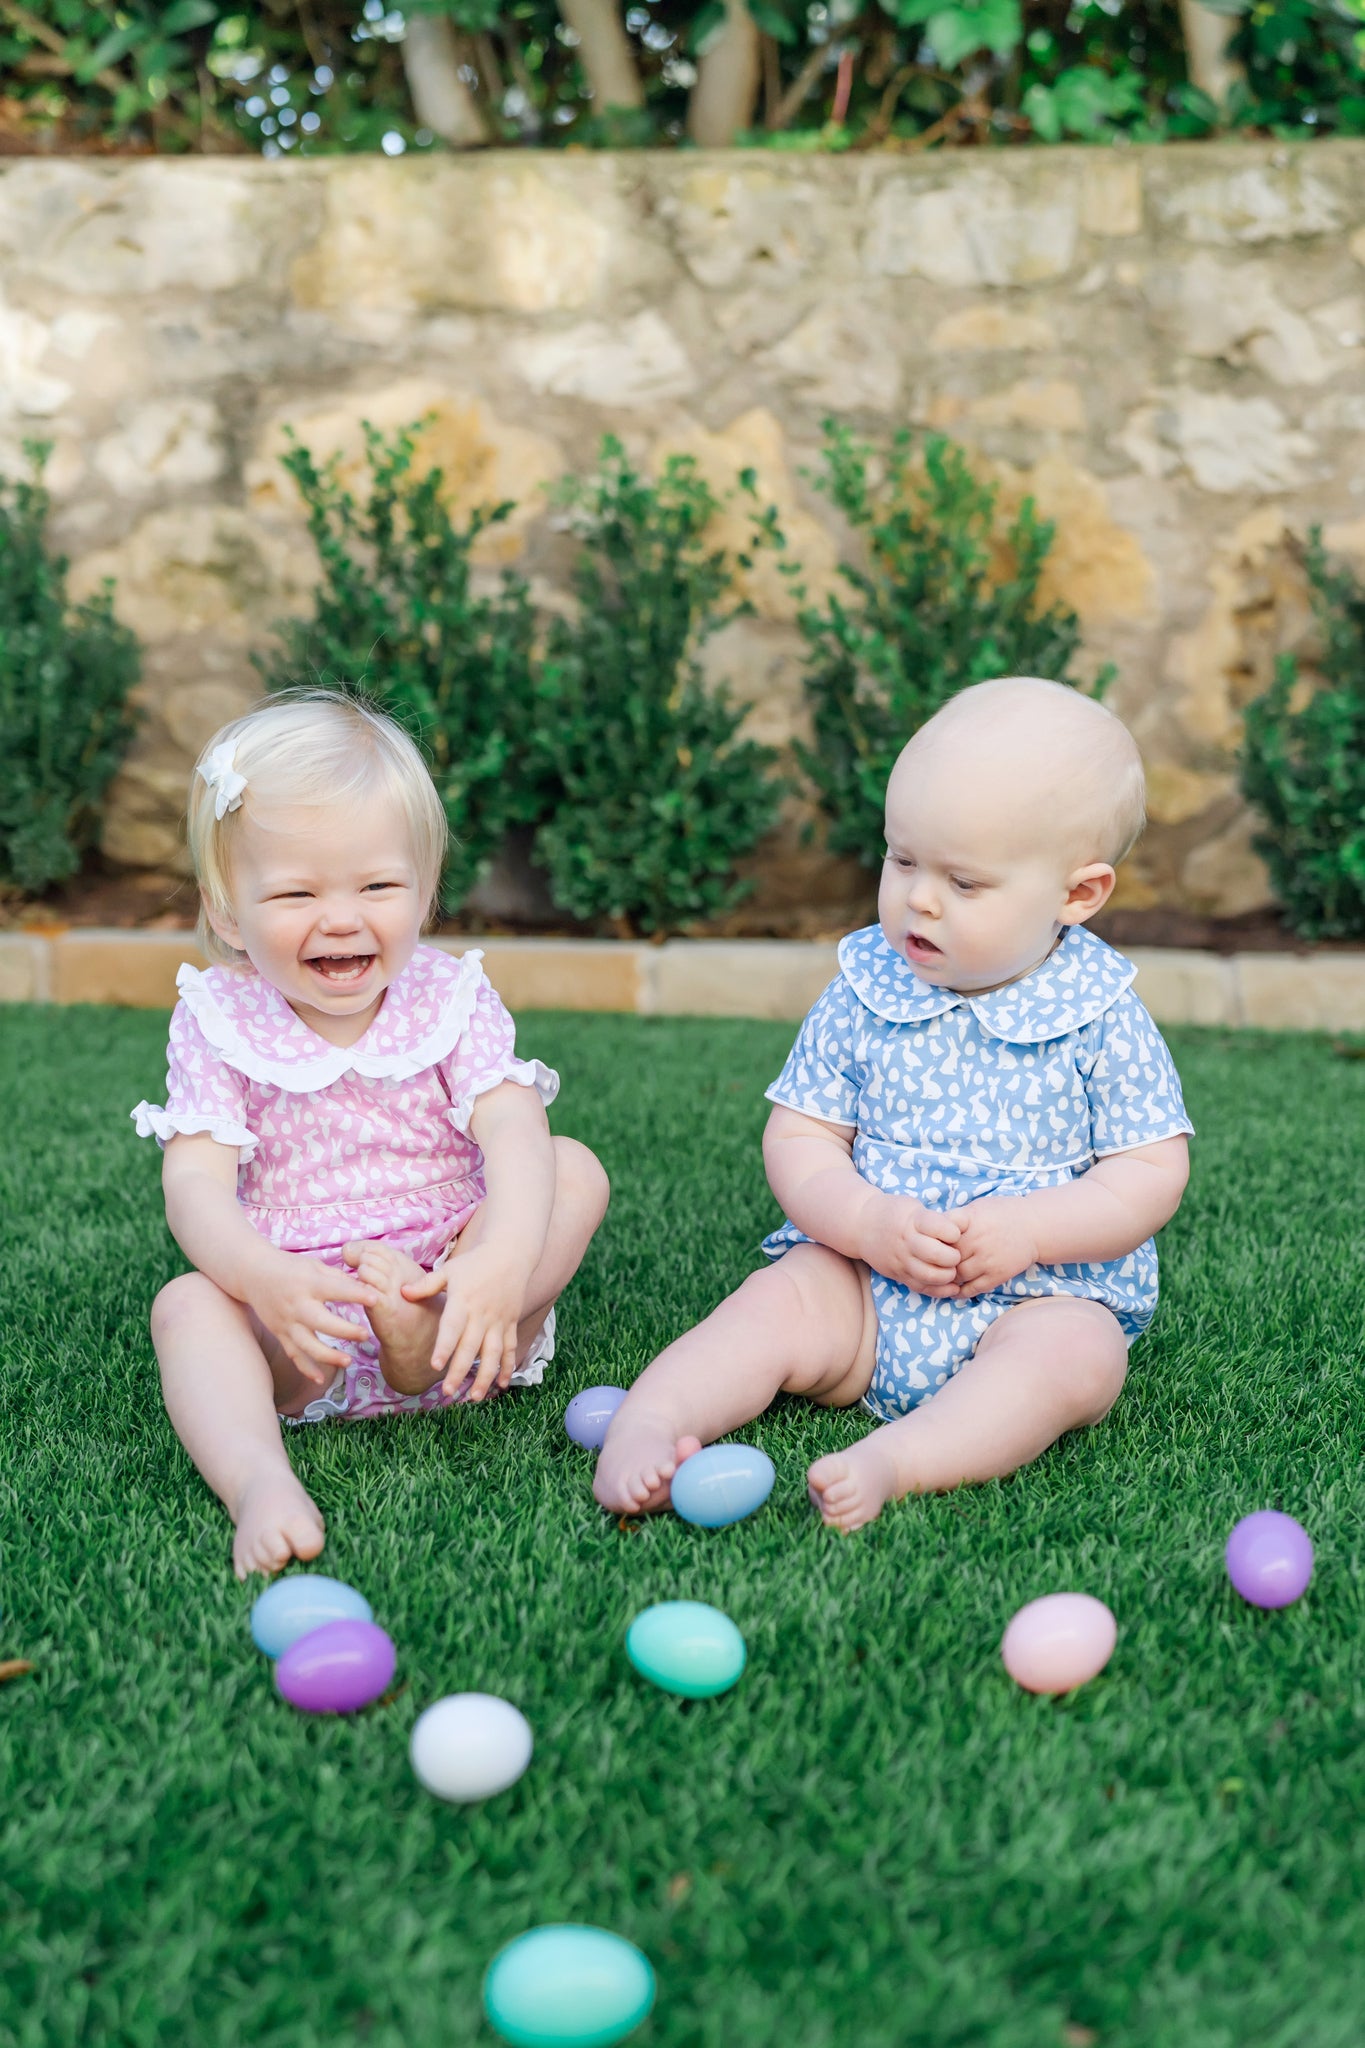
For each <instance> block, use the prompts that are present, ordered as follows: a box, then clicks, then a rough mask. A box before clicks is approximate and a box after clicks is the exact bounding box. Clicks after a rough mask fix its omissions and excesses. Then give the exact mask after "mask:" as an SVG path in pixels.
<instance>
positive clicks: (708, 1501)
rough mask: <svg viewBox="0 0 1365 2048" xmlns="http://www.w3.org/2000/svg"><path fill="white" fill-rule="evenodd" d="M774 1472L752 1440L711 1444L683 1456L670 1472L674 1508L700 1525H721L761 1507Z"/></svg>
mask: <svg viewBox="0 0 1365 2048" xmlns="http://www.w3.org/2000/svg"><path fill="white" fill-rule="evenodd" d="M776 1477H777V1474H776V1473H775V1472H774V1470H773V1461H772V1459H771V1458H770V1457H769V1456H768V1454H767V1452H766V1451H760V1450H758V1449H756V1448H755V1446H754V1445H753V1444H711V1445H709V1446H708V1448H707V1449H706V1450H704V1451H696V1452H694V1453H693V1455H692V1456H691V1457H690V1458H685V1459H684V1460H683V1462H682V1464H681V1465H679V1467H678V1469H677V1471H676V1472H675V1473H674V1474H673V1484H672V1486H671V1487H670V1488H669V1493H670V1495H671V1498H672V1501H673V1512H674V1514H675V1515H681V1516H682V1518H683V1520H684V1521H685V1522H695V1523H697V1525H698V1526H699V1527H700V1528H703V1529H723V1528H724V1527H725V1526H726V1524H727V1523H728V1522H742V1521H743V1519H744V1517H745V1516H746V1515H751V1514H752V1513H753V1512H754V1510H755V1508H761V1507H762V1505H763V1503H764V1501H765V1500H766V1499H767V1498H768V1495H769V1494H770V1493H771V1492H772V1490H773V1481H774V1479H775V1478H776Z"/></svg>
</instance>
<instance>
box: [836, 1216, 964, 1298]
mask: <svg viewBox="0 0 1365 2048" xmlns="http://www.w3.org/2000/svg"><path fill="white" fill-rule="evenodd" d="M868 1220H869V1223H870V1228H869V1230H868V1231H867V1234H866V1236H865V1238H864V1241H863V1244H862V1245H861V1246H860V1247H859V1249H860V1251H861V1253H862V1256H863V1258H864V1259H866V1261H867V1263H868V1265H869V1266H871V1267H872V1269H873V1271H874V1272H877V1273H885V1275H886V1277H887V1279H888V1280H899V1281H900V1282H901V1284H902V1285H903V1286H905V1287H913V1288H915V1289H917V1290H918V1292H919V1293H920V1294H934V1295H951V1294H955V1293H956V1292H957V1274H958V1256H959V1253H958V1242H957V1241H958V1236H959V1234H960V1226H959V1224H958V1222H957V1218H956V1216H954V1215H945V1214H944V1213H943V1212H942V1211H941V1210H937V1209H926V1208H925V1206H924V1204H923V1203H922V1202H916V1201H914V1200H912V1198H911V1197H910V1196H909V1195H886V1194H881V1195H878V1197H877V1200H876V1201H875V1202H874V1203H873V1205H872V1208H871V1212H870V1215H869V1219H868Z"/></svg>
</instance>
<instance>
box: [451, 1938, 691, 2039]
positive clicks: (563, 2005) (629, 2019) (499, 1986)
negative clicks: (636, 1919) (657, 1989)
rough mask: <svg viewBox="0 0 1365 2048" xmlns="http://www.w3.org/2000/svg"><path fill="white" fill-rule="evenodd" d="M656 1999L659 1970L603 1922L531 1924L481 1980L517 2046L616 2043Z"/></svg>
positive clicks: (494, 2017)
mask: <svg viewBox="0 0 1365 2048" xmlns="http://www.w3.org/2000/svg"><path fill="white" fill-rule="evenodd" d="M653 2003H654V1972H653V1970H652V1969H651V1968H650V1966H649V1962H648V1960H647V1959H646V1957H644V1956H643V1955H641V1953H640V1951H639V1949H638V1948H636V1947H635V1946H634V1944H633V1943H632V1942H629V1941H623V1940H622V1938H621V1936H620V1935H619V1934H609V1933H608V1932H607V1930H606V1929H605V1928H604V1927H533V1928H532V1929H531V1931H530V1933H529V1934H519V1935H518V1936H517V1938H516V1940H515V1941H509V1942H508V1944H507V1946H506V1948H504V1949H499V1951H498V1953H497V1955H495V1956H494V1958H493V1960H492V1962H491V1963H490V1964H489V1966H488V1971H487V1974H486V1975H485V1977H484V1980H483V2005H484V2011H485V2012H486V2013H487V2014H488V2017H489V2020H490V2021H491V2023H492V2025H493V2027H494V2028H495V2029H496V2031H497V2032H498V2033H499V2034H501V2035H502V2038H503V2040H504V2041H510V2042H511V2044H512V2048H611V2043H612V2042H614V2041H621V2040H624V2039H625V2037H626V2035H627V2034H629V2033H630V2032H631V2031H632V2029H633V2028H635V2027H638V2026H639V2024H640V2022H641V2020H642V2019H644V2018H645V2017H646V2016H647V2014H648V2012H649V2010H650V2007H651V2006H652V2005H653Z"/></svg>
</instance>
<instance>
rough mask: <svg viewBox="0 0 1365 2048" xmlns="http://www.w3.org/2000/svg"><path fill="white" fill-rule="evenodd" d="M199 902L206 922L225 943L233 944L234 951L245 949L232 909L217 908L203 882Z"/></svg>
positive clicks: (200, 887) (239, 951)
mask: <svg viewBox="0 0 1365 2048" xmlns="http://www.w3.org/2000/svg"><path fill="white" fill-rule="evenodd" d="M199 904H200V908H201V909H202V910H203V913H204V917H205V920H206V922H207V923H208V925H209V927H210V928H211V930H213V931H214V932H215V933H216V934H217V936H218V937H219V938H220V939H221V940H222V941H223V944H224V945H225V946H231V948H232V950H233V952H234V953H241V952H243V951H245V948H244V947H243V945H242V935H241V933H240V932H239V931H238V929H237V920H236V918H235V917H234V916H233V915H232V912H231V911H230V910H219V909H218V908H217V906H216V905H215V904H214V903H213V902H212V900H211V899H210V897H209V893H208V890H207V889H206V888H205V887H204V885H203V883H202V882H201V883H200V885H199Z"/></svg>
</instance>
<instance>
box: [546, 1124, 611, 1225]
mask: <svg viewBox="0 0 1365 2048" xmlns="http://www.w3.org/2000/svg"><path fill="white" fill-rule="evenodd" d="M554 1147H555V1193H556V1197H557V1198H558V1199H559V1200H561V1201H567V1202H568V1203H569V1204H570V1205H571V1206H572V1208H573V1210H574V1213H575V1215H578V1216H582V1217H583V1218H584V1219H585V1220H586V1221H588V1222H590V1223H591V1226H592V1228H593V1229H594V1230H596V1228H597V1226H598V1224H599V1223H600V1222H601V1221H602V1218H603V1217H604V1216H605V1215H606V1213H607V1203H608V1202H609V1201H610V1199H611V1182H610V1181H609V1180H608V1179H607V1173H606V1168H605V1167H604V1166H603V1164H602V1162H601V1160H600V1159H599V1158H598V1156H597V1154H596V1153H595V1152H590V1151H589V1149H588V1147H587V1146H586V1145H580V1144H579V1142H578V1140H577V1138H556V1139H555V1141H554Z"/></svg>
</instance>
